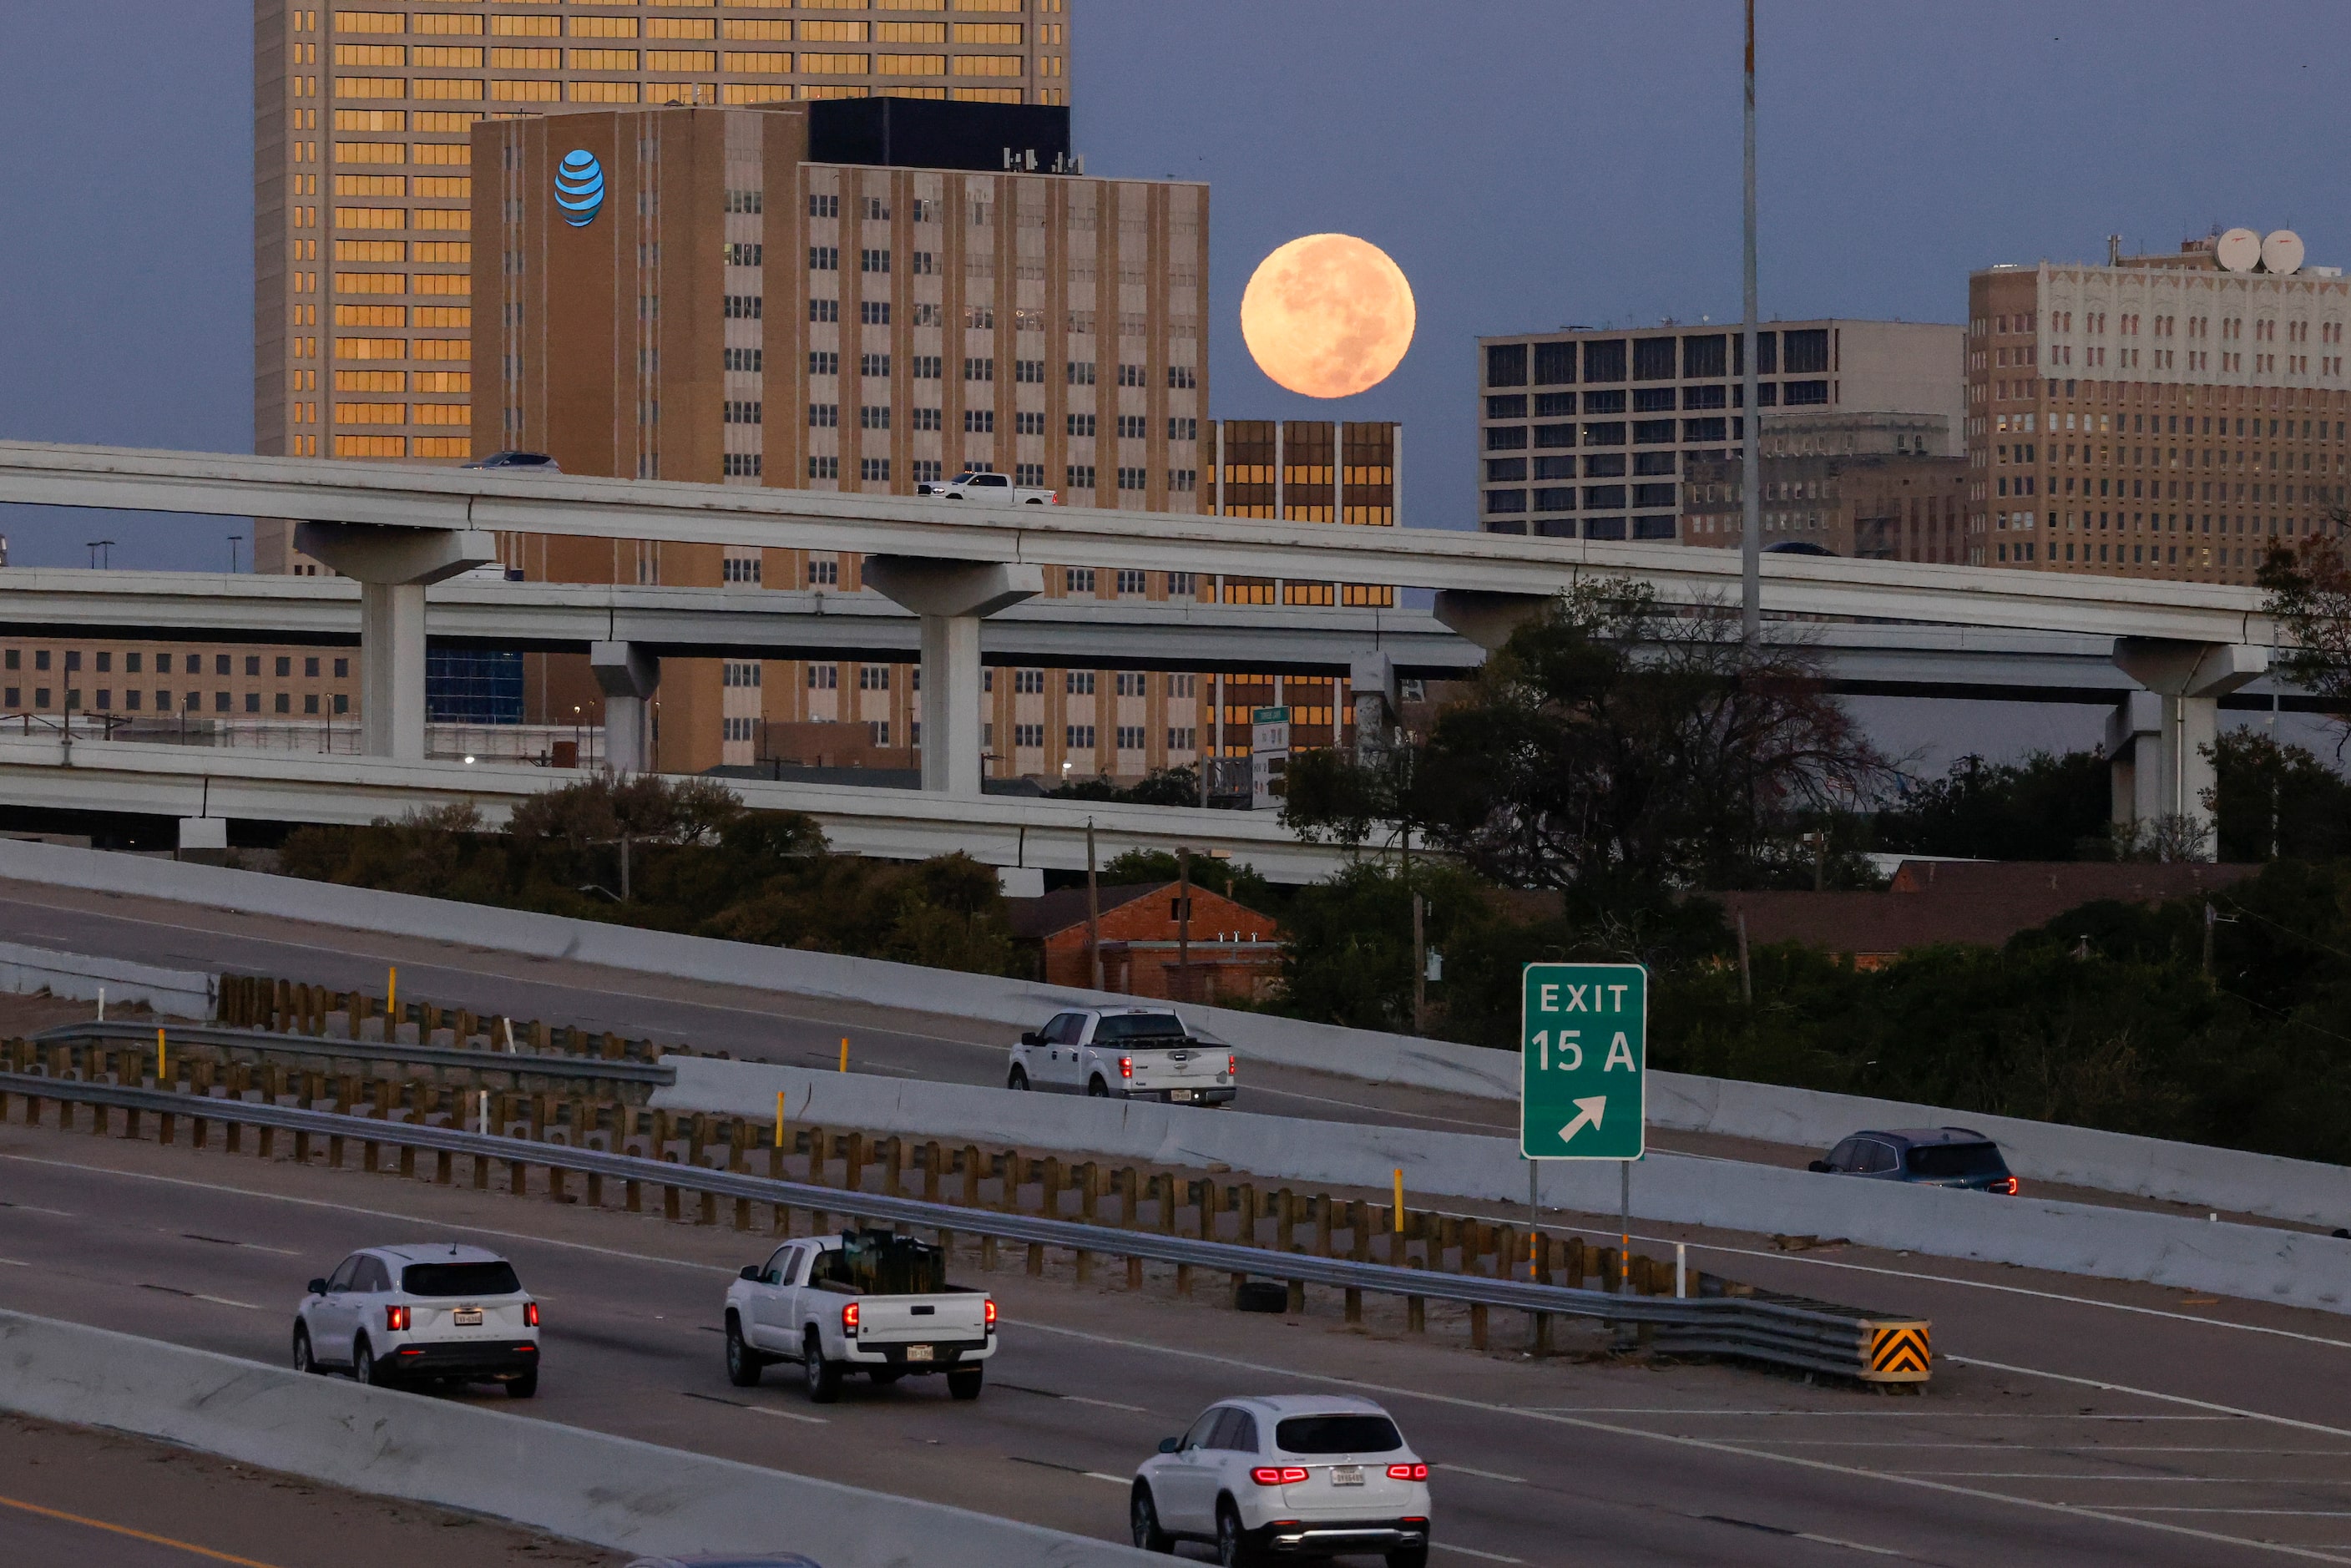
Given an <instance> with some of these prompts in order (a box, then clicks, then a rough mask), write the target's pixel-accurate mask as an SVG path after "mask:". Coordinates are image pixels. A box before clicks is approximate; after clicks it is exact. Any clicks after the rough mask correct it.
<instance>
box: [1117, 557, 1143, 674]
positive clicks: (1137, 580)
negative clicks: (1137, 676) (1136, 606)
mask: <svg viewBox="0 0 2351 1568" xmlns="http://www.w3.org/2000/svg"><path fill="white" fill-rule="evenodd" d="M1115 587H1116V591H1118V592H1119V593H1122V594H1124V593H1145V592H1148V591H1150V574H1149V573H1147V572H1141V571H1136V570H1132V569H1131V568H1127V567H1121V568H1119V570H1118V580H1117V583H1116V585H1115ZM1119 678H1120V679H1121V680H1123V679H1125V678H1126V677H1124V676H1123V675H1122V676H1120V677H1119Z"/></svg>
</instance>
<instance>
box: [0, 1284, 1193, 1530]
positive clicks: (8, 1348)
mask: <svg viewBox="0 0 2351 1568" xmlns="http://www.w3.org/2000/svg"><path fill="white" fill-rule="evenodd" d="M549 1375H560V1374H559V1372H558V1371H556V1370H555V1369H550V1373H549ZM0 1408H5V1409H10V1410H15V1411H19V1412H21V1413H23V1414H25V1415H27V1416H39V1417H42V1418H43V1419H47V1420H52V1421H67V1422H73V1423H76V1424H78V1425H81V1426H92V1427H114V1428H117V1429H119V1430H121V1431H125V1432H136V1433H139V1434H141V1435H142V1436H145V1437H157V1438H161V1439H162V1440H163V1441H165V1442H171V1443H180V1444H184V1445H186V1446H187V1447H189V1448H200V1449H203V1450H204V1451H205V1452H207V1453H214V1454H222V1455H225V1456H227V1457H228V1458H233V1459H236V1460H238V1461H240V1462H242V1463H245V1464H250V1465H256V1466H259V1467H261V1468H262V1469H272V1470H279V1471H283V1472H285V1473H287V1474H289V1475H297V1476H303V1477H307V1478H308V1479H312V1480H318V1481H324V1482H326V1483H328V1484H329V1485H333V1486H340V1487H348V1488H350V1489H351V1490H355V1491H362V1492H371V1493H375V1494H378V1495H381V1496H385V1497H400V1498H408V1499H411V1500H414V1501H417V1502H426V1503H436V1504H439V1505H440V1506H442V1507H444V1508H455V1509H462V1510H465V1511H468V1512H471V1513H479V1514H486V1515H489V1516H491V1517H493V1518H496V1519H505V1520H511V1521H514V1522H516V1523H517V1524H524V1525H528V1526H531V1527H533V1528H535V1529H538V1530H544V1531H549V1533H551V1534H555V1535H560V1536H566V1537H569V1538H570V1539H572V1540H575V1541H585V1542H590V1543H591V1544H593V1545H597V1546H603V1547H609V1548H611V1549H612V1550H614V1551H618V1552H636V1553H640V1554H643V1555H664V1556H667V1555H679V1554H687V1553H695V1552H729V1553H750V1552H779V1551H790V1552H802V1553H805V1554H806V1555H808V1556H810V1557H812V1558H814V1559H815V1560H816V1561H817V1562H819V1563H823V1564H824V1565H825V1568H937V1565H939V1564H944V1563H954V1564H956V1568H1037V1565H1039V1564H1050V1565H1051V1568H1115V1565H1116V1564H1118V1563H1135V1564H1140V1563H1144V1562H1146V1561H1148V1559H1147V1558H1146V1556H1145V1554H1144V1553H1143V1552H1136V1551H1134V1550H1133V1549H1131V1548H1128V1547H1124V1546H1119V1545H1114V1544H1112V1543H1110V1542H1101V1541H1090V1540H1087V1539H1085V1538H1084V1537H1082V1536H1076V1535H1067V1534H1064V1533H1062V1532H1061V1531H1053V1530H1046V1529H1043V1528H1041V1527H1040V1526H1036V1525H1029V1524H1019V1523H1016V1522H1014V1521H1010V1520H1004V1519H995V1518H991V1517H989V1516H988V1515H986V1514H980V1513H974V1512H971V1511H967V1510H965V1509H958V1508H948V1507H946V1506H944V1505H942V1504H939V1503H933V1502H923V1501H919V1500H914V1499H910V1498H903V1497H893V1496H890V1495H887V1494H885V1493H882V1492H874V1491H866V1490H862V1489H860V1488H856V1487H848V1486H841V1485H838V1484H836V1483H834V1482H831V1481H821V1480H813V1479H809V1478H807V1477H805V1476H794V1475H787V1474H785V1473H783V1472H781V1471H778V1470H768V1469H758V1467H756V1466H752V1465H745V1464H737V1463H736V1462H734V1461H733V1460H729V1459H719V1458H710V1457H708V1456H706V1455H702V1454H692V1453H686V1452H684V1451H682V1450H680V1449H676V1448H658V1447H655V1446H654V1445H653V1444H651V1443H640V1442H636V1441H633V1440H632V1439H630V1438H627V1437H610V1436H607V1435H606V1434H604V1433H601V1432H590V1431H586V1430H583V1429H581V1428H580V1427H564V1426H559V1425H557V1424H555V1423H554V1422H550V1421H539V1420H533V1419H531V1418H530V1417H528V1416H512V1415H507V1414H506V1413H505V1412H503V1411H496V1410H485V1409H481V1408H479V1407H477V1406H468V1405H460V1404H456V1403H455V1402H453V1401H449V1400H445V1399H432V1398H426V1397H424V1396H420V1395H413V1394H404V1393H397V1392H393V1391H390V1390H386V1389H381V1388H363V1387H361V1386H360V1385H357V1384H355V1383H347V1382H344V1381H343V1380H341V1379H340V1378H327V1377H315V1376H311V1377H306V1376H302V1375H298V1374H297V1373H294V1372H291V1371H287V1370H285V1369H282V1368H278V1367H274V1366H264V1365H261V1364H258V1363H256V1362H249V1361H238V1360H235V1358H233V1357H230V1356H225V1355H215V1354H212V1353H211V1352H209V1351H201V1350H189V1349H186V1348H184V1347H183V1346H180V1345H175V1344H166V1343H162V1342H160V1341H156V1340H149V1339H138V1338H134V1337H132V1336H131V1335H129V1334H120V1333H109V1332H107V1331H106V1330H103V1329H94V1328H88V1327H85V1326H83V1325H81V1324H79V1323H67V1322H57V1321H56V1320H54V1319H49V1318H38V1317H33V1316H30V1315H29V1314H26V1313H23V1312H0Z"/></svg>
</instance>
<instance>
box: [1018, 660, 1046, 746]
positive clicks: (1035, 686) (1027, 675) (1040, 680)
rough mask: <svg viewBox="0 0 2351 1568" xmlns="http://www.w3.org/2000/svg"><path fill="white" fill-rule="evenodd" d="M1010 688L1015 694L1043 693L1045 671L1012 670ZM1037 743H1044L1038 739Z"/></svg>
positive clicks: (1034, 694)
mask: <svg viewBox="0 0 2351 1568" xmlns="http://www.w3.org/2000/svg"><path fill="white" fill-rule="evenodd" d="M1012 690H1013V693H1014V695H1022V694H1027V695H1032V696H1041V695H1044V691H1045V672H1044V671H1042V670H1015V671H1013V672H1012ZM1037 744H1038V745H1040V746H1042V745H1043V744H1045V743H1044V742H1043V741H1041V740H1040V741H1039V742H1038V743H1037Z"/></svg>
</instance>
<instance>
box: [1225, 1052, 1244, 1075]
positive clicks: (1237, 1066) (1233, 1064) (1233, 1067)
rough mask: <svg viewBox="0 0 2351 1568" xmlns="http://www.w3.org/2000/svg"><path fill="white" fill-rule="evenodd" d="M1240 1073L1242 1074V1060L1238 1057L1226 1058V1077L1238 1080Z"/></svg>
mask: <svg viewBox="0 0 2351 1568" xmlns="http://www.w3.org/2000/svg"><path fill="white" fill-rule="evenodd" d="M1240 1072H1241V1059H1240V1058H1239V1057H1238V1056H1228V1057H1226V1058H1225V1076H1226V1077H1228V1078H1238V1077H1239V1076H1240Z"/></svg>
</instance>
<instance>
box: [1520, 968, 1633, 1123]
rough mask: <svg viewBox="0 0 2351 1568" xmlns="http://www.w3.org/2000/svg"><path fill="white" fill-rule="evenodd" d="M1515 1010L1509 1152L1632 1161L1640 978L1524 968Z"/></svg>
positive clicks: (1628, 971) (1627, 972) (1627, 971)
mask: <svg viewBox="0 0 2351 1568" xmlns="http://www.w3.org/2000/svg"><path fill="white" fill-rule="evenodd" d="M1525 987H1526V988H1525V991H1524V993H1523V996H1522V999H1521V1001H1520V1015H1519V1018H1520V1021H1519V1047H1520V1053H1521V1054H1520V1062H1519V1152H1520V1154H1522V1155H1526V1157H1527V1158H1529V1159H1531V1160H1637V1159H1639V1158H1640V1157H1641V1154H1642V1150H1643V1149H1644V1147H1645V1146H1646V1134H1647V1130H1648V1129H1647V1120H1648V1119H1647V1114H1646V1113H1647V1103H1646V1099H1645V1097H1644V1084H1645V1083H1646V1078H1647V1068H1648V1045H1649V971H1648V970H1647V969H1646V968H1645V967H1642V966H1641V965H1638V964H1529V965H1528V966H1527V970H1526V980H1525Z"/></svg>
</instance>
